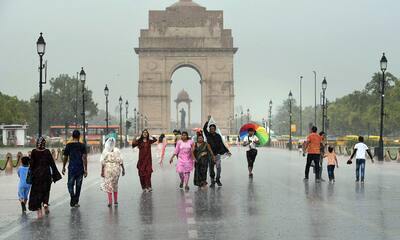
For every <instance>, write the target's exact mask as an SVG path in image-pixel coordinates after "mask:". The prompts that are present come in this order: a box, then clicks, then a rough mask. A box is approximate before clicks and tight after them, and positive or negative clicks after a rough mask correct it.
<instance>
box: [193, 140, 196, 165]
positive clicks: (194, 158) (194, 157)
mask: <svg viewBox="0 0 400 240" xmlns="http://www.w3.org/2000/svg"><path fill="white" fill-rule="evenodd" d="M192 159H193V160H194V161H195V162H196V156H195V155H194V143H192Z"/></svg>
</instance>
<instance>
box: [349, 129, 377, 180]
mask: <svg viewBox="0 0 400 240" xmlns="http://www.w3.org/2000/svg"><path fill="white" fill-rule="evenodd" d="M367 153H368V156H369V157H370V158H371V161H372V163H374V157H373V156H372V154H371V151H370V150H369V148H368V146H367V145H366V144H365V143H364V137H362V136H359V137H358V143H357V144H356V145H355V146H354V151H353V154H351V157H350V159H349V161H347V163H348V164H351V163H352V161H351V160H352V159H353V157H354V156H356V182H359V181H360V175H361V183H364V178H365V159H366V154H367Z"/></svg>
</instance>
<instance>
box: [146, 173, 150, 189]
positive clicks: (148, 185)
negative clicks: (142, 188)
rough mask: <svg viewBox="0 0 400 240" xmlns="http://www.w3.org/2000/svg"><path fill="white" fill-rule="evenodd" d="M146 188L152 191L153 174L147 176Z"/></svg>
mask: <svg viewBox="0 0 400 240" xmlns="http://www.w3.org/2000/svg"><path fill="white" fill-rule="evenodd" d="M146 186H147V188H148V189H151V173H150V174H148V175H146Z"/></svg>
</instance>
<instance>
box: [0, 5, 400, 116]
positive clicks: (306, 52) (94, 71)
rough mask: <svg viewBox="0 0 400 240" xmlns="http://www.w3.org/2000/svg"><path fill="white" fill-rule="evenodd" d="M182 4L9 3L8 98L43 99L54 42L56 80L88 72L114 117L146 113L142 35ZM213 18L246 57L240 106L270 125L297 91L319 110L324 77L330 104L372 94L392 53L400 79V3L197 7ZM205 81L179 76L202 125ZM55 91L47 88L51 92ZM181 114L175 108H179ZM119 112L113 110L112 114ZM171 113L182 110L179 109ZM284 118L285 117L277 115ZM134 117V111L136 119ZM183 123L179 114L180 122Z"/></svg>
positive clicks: (5, 37) (2, 27) (4, 82)
mask: <svg viewBox="0 0 400 240" xmlns="http://www.w3.org/2000/svg"><path fill="white" fill-rule="evenodd" d="M176 1H177V0H118V1H109V0H35V1H31V0H1V1H0V52H1V56H2V57H1V58H0V91H1V92H3V93H5V94H9V95H16V96H17V97H19V98H21V99H29V98H31V97H32V96H33V95H34V93H35V92H37V91H38V90H37V89H38V79H39V75H38V71H37V66H38V55H37V53H36V40H37V38H38V37H39V33H40V32H43V33H44V38H45V40H46V43H47V46H46V54H45V59H47V60H48V67H49V69H48V76H49V77H56V76H57V75H59V74H65V73H66V74H70V75H75V74H76V72H77V71H79V70H80V68H81V67H82V66H83V67H84V68H85V71H86V73H87V84H88V86H89V88H90V89H92V90H93V91H94V98H95V101H96V102H98V103H99V107H100V108H102V109H104V108H105V106H104V105H105V103H104V102H105V101H104V94H103V89H104V86H105V84H108V86H109V88H110V99H111V101H110V104H111V105H110V106H116V105H117V104H118V98H119V96H120V95H121V96H122V97H123V99H124V100H128V101H129V102H130V103H131V106H132V109H133V107H134V106H135V105H136V104H137V81H138V57H137V55H136V54H135V53H134V48H135V47H137V46H138V37H139V33H140V29H146V28H147V27H148V11H149V10H163V9H165V8H166V7H167V6H169V5H171V4H173V3H174V2H176ZM196 2H197V3H199V4H200V5H202V6H204V7H207V9H208V10H223V11H224V18H225V20H224V24H225V28H230V29H232V33H233V37H234V45H235V47H238V48H239V51H238V52H237V54H236V55H235V60H234V80H235V95H236V98H235V106H242V108H243V109H247V108H250V111H251V115H252V116H254V117H255V118H258V119H261V118H262V117H264V116H266V114H267V108H268V102H269V100H270V99H271V100H272V101H273V102H274V106H275V107H276V106H277V105H279V104H281V103H282V101H283V100H284V99H286V98H287V95H288V93H289V90H292V92H293V94H294V97H295V98H296V99H297V100H298V97H299V79H300V76H303V77H304V78H303V104H304V105H312V104H313V103H314V75H313V71H316V72H317V79H318V94H319V91H320V90H319V89H320V82H321V81H322V79H323V77H324V76H326V78H327V81H328V89H327V97H328V98H329V99H332V100H333V99H335V98H337V97H341V96H343V95H345V94H348V93H350V92H352V91H354V90H357V89H362V88H363V87H364V86H365V84H366V83H367V82H368V81H369V80H370V79H371V76H372V74H373V73H374V72H377V71H379V60H380V58H381V55H382V52H386V56H387V58H388V71H389V72H391V73H393V74H394V75H396V76H400V47H399V46H400V45H399V43H400V31H399V30H400V27H399V25H398V23H399V22H400V1H398V0H351V1H349V0H335V1H332V0H295V1H294V0H247V1H239V0H197V1H196ZM198 80H199V76H198V75H197V73H196V72H195V71H193V70H192V69H180V70H179V71H177V72H176V73H175V74H174V76H173V79H172V81H173V85H172V98H173V99H174V97H175V96H176V95H177V93H178V92H179V91H180V90H182V89H186V90H187V91H188V93H189V95H190V96H191V98H192V99H193V107H192V109H194V110H193V112H192V116H193V117H192V119H193V120H194V121H199V120H200V85H199V83H198ZM48 87H49V86H48V85H47V86H45V89H46V88H48ZM172 106H174V105H172ZM111 109H113V108H112V107H111ZM171 109H173V110H174V109H175V108H174V107H172V108H171ZM275 109H276V108H275ZM131 112H133V110H132V111H131ZM171 116H172V117H173V120H174V118H175V113H174V112H172V115H171Z"/></svg>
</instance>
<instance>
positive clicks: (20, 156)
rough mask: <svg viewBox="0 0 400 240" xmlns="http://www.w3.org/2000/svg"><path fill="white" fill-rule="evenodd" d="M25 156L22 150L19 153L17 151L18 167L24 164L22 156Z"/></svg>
mask: <svg viewBox="0 0 400 240" xmlns="http://www.w3.org/2000/svg"><path fill="white" fill-rule="evenodd" d="M23 156H24V155H23V154H22V152H18V153H17V164H16V167H19V166H21V165H22V162H21V158H22V157H23Z"/></svg>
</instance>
